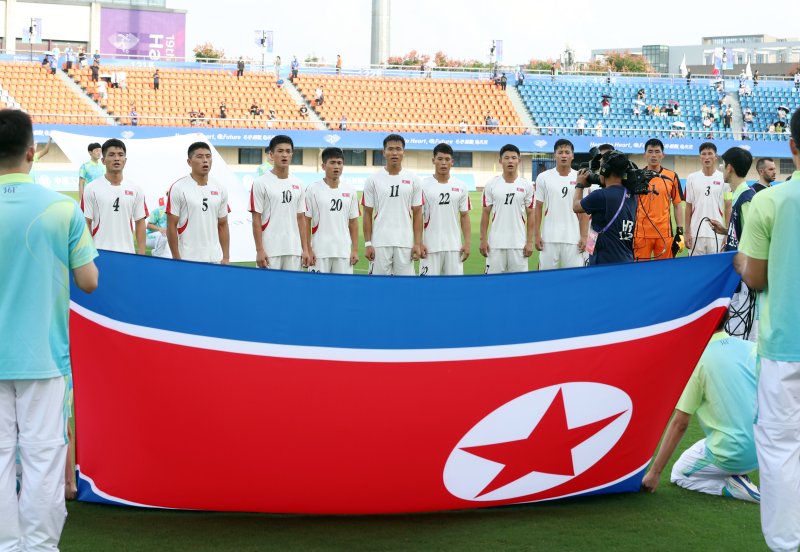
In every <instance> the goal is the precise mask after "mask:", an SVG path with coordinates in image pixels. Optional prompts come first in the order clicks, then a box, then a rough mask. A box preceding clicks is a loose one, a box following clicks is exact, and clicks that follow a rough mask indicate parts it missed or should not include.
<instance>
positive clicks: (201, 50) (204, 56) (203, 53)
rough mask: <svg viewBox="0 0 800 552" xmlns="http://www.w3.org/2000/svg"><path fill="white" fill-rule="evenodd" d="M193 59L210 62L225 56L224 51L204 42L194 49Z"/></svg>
mask: <svg viewBox="0 0 800 552" xmlns="http://www.w3.org/2000/svg"><path fill="white" fill-rule="evenodd" d="M193 52H194V57H195V59H196V60H198V61H202V62H207V63H208V62H212V61H217V60H220V59H222V58H223V57H224V56H225V50H222V49H220V50H217V49H216V48H215V47H214V45H213V44H211V43H210V42H204V43H203V44H198V45H197V46H195V47H194V50H193Z"/></svg>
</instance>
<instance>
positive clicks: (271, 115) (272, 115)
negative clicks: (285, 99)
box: [267, 109, 278, 121]
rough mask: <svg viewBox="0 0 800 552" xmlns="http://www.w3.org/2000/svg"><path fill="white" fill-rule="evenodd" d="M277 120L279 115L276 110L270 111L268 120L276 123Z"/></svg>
mask: <svg viewBox="0 0 800 552" xmlns="http://www.w3.org/2000/svg"><path fill="white" fill-rule="evenodd" d="M277 119H278V114H277V113H276V112H275V110H274V109H270V110H269V111H268V112H267V120H269V121H275V120H277Z"/></svg>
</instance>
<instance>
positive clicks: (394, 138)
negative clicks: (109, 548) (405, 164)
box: [383, 134, 406, 149]
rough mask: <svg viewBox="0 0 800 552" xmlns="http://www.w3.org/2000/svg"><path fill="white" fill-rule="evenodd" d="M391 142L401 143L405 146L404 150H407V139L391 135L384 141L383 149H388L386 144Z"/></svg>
mask: <svg viewBox="0 0 800 552" xmlns="http://www.w3.org/2000/svg"><path fill="white" fill-rule="evenodd" d="M389 142H400V143H401V144H403V149H406V139H405V138H403V137H402V136H400V135H399V134H390V135H389V136H387V137H386V138H384V139H383V149H386V144H388V143H389Z"/></svg>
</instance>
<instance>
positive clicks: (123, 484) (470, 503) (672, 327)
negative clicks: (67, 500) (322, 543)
mask: <svg viewBox="0 0 800 552" xmlns="http://www.w3.org/2000/svg"><path fill="white" fill-rule="evenodd" d="M98 265H99V268H100V272H101V274H102V275H103V278H102V283H101V286H100V288H99V289H98V290H97V291H96V292H95V293H93V294H91V295H86V294H84V293H82V292H80V291H78V290H77V288H74V287H73V289H72V297H73V304H72V310H73V312H72V318H71V327H70V330H71V338H72V361H73V369H74V381H75V409H76V436H77V447H78V451H77V452H78V464H79V467H80V480H79V497H80V498H81V499H82V500H90V501H103V502H112V503H116V504H126V505H140V506H149V507H162V508H185V509H199V510H229V511H256V512H288V513H318V514H327V513H336V514H344V513H387V512H413V511H431V510H449V509H463V508H475V507H484V506H495V505H502V504H514V503H523V502H533V501H540V500H551V499H556V498H562V497H568V496H581V495H588V494H593V493H609V492H623V491H636V490H638V488H639V485H640V482H641V478H642V475H643V472H644V470H645V468H646V466H647V464H648V461H649V459H650V457H651V456H652V454H653V451H654V449H655V448H656V445H657V443H658V440H659V438H660V436H661V432H662V430H663V428H664V427H665V425H666V423H667V421H668V419H669V416H670V414H671V412H672V410H673V409H674V407H675V403H676V402H677V400H678V397H679V396H680V393H681V392H682V390H683V387H684V386H685V384H686V381H687V380H688V378H689V376H690V375H691V373H692V370H693V369H694V366H695V364H696V362H697V360H698V358H699V357H700V354H701V353H702V351H703V349H704V348H705V345H706V343H707V341H708V338H709V337H710V335H711V334H712V332H713V330H714V328H715V326H716V324H717V322H718V321H719V319H720V317H721V316H722V314H723V313H724V311H725V308H726V306H727V304H728V302H729V299H728V298H729V296H730V295H731V294H732V292H733V290H734V288H735V287H736V285H737V283H738V278H737V277H736V275H735V273H734V272H733V270H732V267H731V256H730V254H719V255H707V256H702V257H693V258H691V259H689V258H686V259H675V260H670V261H663V262H660V263H641V264H630V265H616V266H599V267H589V268H580V269H568V270H553V271H543V272H538V273H520V274H506V275H495V276H465V277H457V278H456V277H454V278H430V279H428V278H402V277H380V276H374V277H368V278H367V277H364V276H344V275H327V274H307V273H297V272H282V271H262V270H256V269H250V268H242V267H228V266H216V265H206V264H200V263H191V262H184V261H172V260H165V259H158V258H152V257H140V256H135V255H125V254H121V253H113V252H107V251H102V252H101V253H100V257H99V259H98ZM155 279H158V281H159V282H161V284H162V286H161V288H162V289H169V290H170V293H168V294H164V295H161V296H159V298H158V301H159V305H160V307H161V308H160V309H159V310H158V311H157V312H153V311H152V310H151V309H142V308H141V301H140V298H141V297H143V296H147V293H148V288H147V285H148V284H147V282H150V281H153V280H155ZM208 281H214V282H215V286H214V289H215V294H216V295H218V296H217V297H214V298H210V297H209V296H208V292H207V288H206V284H205V282H208ZM654 281H668V282H669V281H681V282H683V283H684V284H685V285H683V286H682V287H681V290H682V291H681V293H680V294H678V293H676V292H675V290H674V289H673V288H669V287H664V286H654V285H652V282H654ZM265 290H266V291H265ZM574 290H581V291H580V293H573V291H574ZM298 297H302V298H303V301H304V302H305V304H306V305H309V306H310V307H309V308H311V309H312V311H309V310H308V309H306V308H303V309H298V308H297V298H298ZM463 297H482V298H484V299H482V300H480V301H474V302H469V303H467V302H465V301H464V300H463ZM220 299H221V300H220ZM534 299H535V304H536V308H535V309H532V308H527V307H524V308H521V307H520V304H522V305H530V304H533V303H534V301H533V300H534ZM414 305H418V306H421V305H425V312H426V313H429V315H430V316H433V317H435V318H434V319H433V320H431V321H429V323H422V319H421V309H420V308H414ZM311 306H313V307H311ZM309 315H310V316H313V319H314V324H313V326H310V325H309V324H308V319H309V318H308V317H309ZM431 328H436V330H435V331H432V330H431ZM220 466H224V469H223V470H220ZM209 473H214V474H217V475H218V476H219V477H220V478H221V479H220V480H219V482H218V484H216V485H215V486H214V490H213V492H208V486H207V485H200V484H198V481H206V480H207V478H208V474H209Z"/></svg>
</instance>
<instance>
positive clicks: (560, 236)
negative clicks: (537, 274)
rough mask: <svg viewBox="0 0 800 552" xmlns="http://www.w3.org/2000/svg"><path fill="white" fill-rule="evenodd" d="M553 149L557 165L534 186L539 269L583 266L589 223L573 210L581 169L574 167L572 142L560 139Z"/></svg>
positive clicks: (535, 234)
mask: <svg viewBox="0 0 800 552" xmlns="http://www.w3.org/2000/svg"><path fill="white" fill-rule="evenodd" d="M553 151H554V152H555V153H554V155H555V158H556V166H555V168H553V169H550V170H549V171H545V172H543V173H541V174H540V175H539V177H538V178H537V179H536V186H535V187H534V188H535V192H534V199H535V200H536V205H535V207H534V209H533V230H534V236H535V243H536V249H537V250H538V251H539V269H540V270H549V269H551V268H572V267H579V266H583V251H584V249H585V248H586V238H585V236H586V233H587V231H588V222H589V219H588V217H586V216H585V215H579V214H576V213H575V212H574V211H573V210H572V197H573V196H574V195H575V183H576V182H577V178H578V171H576V170H574V169H573V168H572V161H573V160H574V159H575V153H574V151H575V148H574V146H573V145H572V142H570V141H569V140H566V139H563V138H562V139H560V140H557V141H556V143H555V145H554V146H553ZM545 209H546V210H545ZM543 218H544V228H542V219H543Z"/></svg>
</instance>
